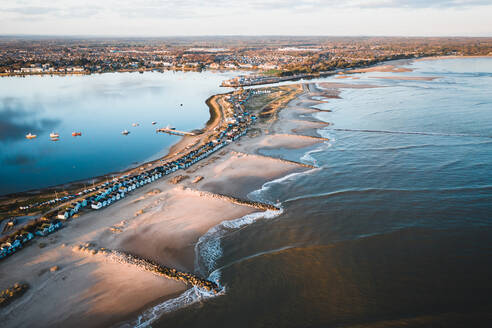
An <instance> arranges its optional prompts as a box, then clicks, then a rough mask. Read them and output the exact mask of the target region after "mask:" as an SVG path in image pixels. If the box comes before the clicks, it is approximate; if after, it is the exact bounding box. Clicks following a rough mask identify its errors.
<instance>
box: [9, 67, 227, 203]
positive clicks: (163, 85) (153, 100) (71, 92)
mask: <svg viewBox="0 0 492 328" xmlns="http://www.w3.org/2000/svg"><path fill="white" fill-rule="evenodd" d="M230 76H231V73H211V72H202V73H196V72H187V73H183V72H165V73H157V72H156V73H145V74H137V73H108V74H101V75H89V76H52V77H50V76H29V77H4V78H0V181H1V183H0V194H6V193H12V192H17V191H23V190H29V189H34V188H40V187H45V186H51V185H56V184H61V183H66V182H70V181H76V180H80V179H86V178H90V177H94V176H98V175H102V174H106V173H110V172H114V171H117V170H122V169H125V168H127V167H129V166H131V165H134V164H135V163H136V162H142V161H145V160H150V159H155V158H157V157H159V156H162V155H164V154H165V153H166V151H167V149H169V147H170V146H171V145H172V144H173V143H175V142H176V141H177V140H179V137H176V136H169V135H165V134H156V133H155V129H156V128H157V127H162V126H167V125H168V124H169V125H172V126H174V127H176V128H178V129H182V130H185V131H186V130H193V129H197V128H201V127H203V125H204V124H205V122H207V120H208V119H209V110H208V107H207V106H206V104H205V100H206V99H207V98H208V97H210V96H211V95H213V94H216V93H219V92H227V89H225V88H220V87H219V85H220V83H221V81H222V80H223V79H226V78H229V77H230ZM153 121H157V122H158V124H157V125H152V124H151V122H153ZM132 123H139V124H140V125H139V126H138V127H133V126H132ZM124 129H128V130H129V131H130V134H129V135H128V136H126V137H125V136H123V135H122V134H121V132H122V131H123V130H124ZM74 131H80V132H82V136H81V137H76V138H75V137H72V136H71V134H72V132H74ZM51 132H57V133H59V134H60V140H59V141H57V142H52V141H50V138H49V134H50V133H51ZM27 133H32V134H36V135H37V138H36V139H33V140H27V139H26V138H25V135H26V134H27Z"/></svg>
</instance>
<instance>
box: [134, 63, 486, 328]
mask: <svg viewBox="0 0 492 328" xmlns="http://www.w3.org/2000/svg"><path fill="white" fill-rule="evenodd" d="M405 67H408V68H411V69H413V71H412V72H406V73H392V72H383V73H382V72H370V73H362V74H356V75H353V76H354V77H356V78H358V79H344V80H339V79H336V78H334V77H331V78H327V79H324V80H325V81H329V82H343V83H354V84H358V83H361V84H372V85H376V86H379V87H378V88H363V89H342V91H341V94H340V99H328V103H324V104H320V105H317V106H316V107H317V108H320V109H324V110H330V111H325V112H318V113H316V114H314V115H315V117H317V118H318V119H320V120H323V121H325V122H328V123H330V125H329V126H327V127H325V128H322V129H320V130H318V132H319V133H320V135H322V136H323V137H327V138H329V139H330V140H329V141H328V142H326V143H324V144H322V145H321V146H317V147H312V148H309V149H305V150H303V151H302V152H300V151H298V150H295V151H292V150H286V149H280V150H268V151H267V150H264V151H262V153H263V154H265V155H271V156H276V157H282V158H286V159H290V160H297V161H302V162H305V163H309V164H314V165H315V166H316V167H317V168H315V169H312V170H309V171H307V172H304V173H297V174H292V175H289V176H287V177H283V178H281V179H278V180H275V181H271V182H268V183H266V184H265V185H264V186H263V187H262V188H261V189H260V190H257V191H254V192H252V193H251V194H250V195H249V197H250V198H251V199H253V200H259V201H264V202H269V203H272V204H277V205H278V206H279V207H280V208H281V210H280V211H269V212H267V213H264V214H255V215H249V216H246V217H243V218H238V219H236V220H232V221H227V222H223V223H221V224H220V225H219V226H216V227H214V228H212V229H211V230H210V231H209V232H208V233H207V234H206V235H204V236H202V238H201V239H200V241H199V243H198V244H197V247H196V257H197V261H196V268H195V269H196V271H197V272H199V273H201V274H202V275H204V276H209V278H210V279H213V280H216V281H219V282H220V285H221V286H222V288H223V289H222V292H221V293H220V295H218V296H214V295H210V294H206V293H203V292H200V291H198V290H196V289H190V290H188V291H187V292H186V293H185V294H183V295H181V296H180V297H178V298H176V299H173V300H170V301H167V302H165V303H163V304H159V305H158V306H156V307H154V308H152V309H149V310H148V311H147V312H145V313H144V314H142V316H141V317H140V318H139V321H138V322H137V323H136V326H138V327H145V326H152V327H354V328H355V327H357V328H361V327H490V322H492V321H491V320H492V298H491V294H492V280H491V279H490V277H492V59H491V58H463V59H444V60H428V61H415V62H410V63H407V64H406V65H405ZM395 76H406V77H436V79H434V80H394V79H387V77H395ZM384 77H386V78H384Z"/></svg>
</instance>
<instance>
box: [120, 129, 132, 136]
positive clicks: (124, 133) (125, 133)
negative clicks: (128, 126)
mask: <svg viewBox="0 0 492 328" xmlns="http://www.w3.org/2000/svg"><path fill="white" fill-rule="evenodd" d="M129 133H130V131H128V130H123V132H121V134H122V135H125V136H126V135H128V134H129Z"/></svg>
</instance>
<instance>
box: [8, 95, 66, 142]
mask: <svg viewBox="0 0 492 328" xmlns="http://www.w3.org/2000/svg"><path fill="white" fill-rule="evenodd" d="M38 111H39V110H38ZM35 116H36V112H33V111H28V110H26V109H24V108H23V106H22V105H21V104H19V103H18V102H16V101H14V100H13V99H12V98H5V99H3V102H2V103H1V104H0V142H3V141H9V140H20V139H23V138H25V135H26V133H28V132H32V133H35V134H39V133H41V132H42V131H46V130H50V129H53V128H54V127H56V126H57V125H59V124H60V123H61V121H60V120H58V119H49V118H44V119H40V120H36V117H35Z"/></svg>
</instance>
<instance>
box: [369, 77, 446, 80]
mask: <svg viewBox="0 0 492 328" xmlns="http://www.w3.org/2000/svg"><path fill="white" fill-rule="evenodd" d="M369 78H371V79H384V80H401V81H432V80H435V79H438V78H439V76H369Z"/></svg>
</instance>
